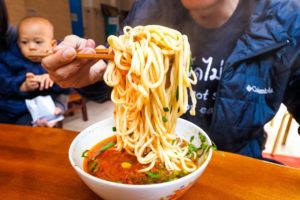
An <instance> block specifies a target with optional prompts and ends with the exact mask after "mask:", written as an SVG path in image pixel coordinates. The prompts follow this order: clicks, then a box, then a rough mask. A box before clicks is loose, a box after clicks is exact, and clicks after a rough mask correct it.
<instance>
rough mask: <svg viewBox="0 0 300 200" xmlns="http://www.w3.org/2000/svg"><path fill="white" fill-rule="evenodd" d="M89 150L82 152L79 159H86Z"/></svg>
mask: <svg viewBox="0 0 300 200" xmlns="http://www.w3.org/2000/svg"><path fill="white" fill-rule="evenodd" d="M89 151H90V150H88V149H87V150H85V151H84V152H82V154H81V157H83V158H87V157H88V152H89Z"/></svg>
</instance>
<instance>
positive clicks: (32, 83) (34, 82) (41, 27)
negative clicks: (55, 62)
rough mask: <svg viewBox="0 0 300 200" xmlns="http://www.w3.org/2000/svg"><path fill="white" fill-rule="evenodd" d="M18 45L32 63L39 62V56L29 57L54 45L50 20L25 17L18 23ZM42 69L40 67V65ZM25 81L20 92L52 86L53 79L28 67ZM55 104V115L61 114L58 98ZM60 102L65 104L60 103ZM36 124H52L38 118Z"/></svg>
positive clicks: (49, 50) (45, 88) (41, 89)
mask: <svg viewBox="0 0 300 200" xmlns="http://www.w3.org/2000/svg"><path fill="white" fill-rule="evenodd" d="M18 46H19V48H20V51H21V53H22V55H23V56H24V57H25V58H26V59H27V60H29V61H31V62H32V63H40V62H41V58H39V57H31V56H30V55H32V54H35V53H46V52H51V49H52V48H53V47H54V46H56V40H55V39H54V27H53V25H52V24H51V22H50V21H49V20H47V19H45V18H42V17H37V16H33V17H25V18H24V19H22V20H21V21H20V23H19V25H18ZM40 68H41V69H42V67H41V66H40ZM25 77H26V78H25V81H24V82H23V83H22V84H21V86H20V91H22V92H34V91H36V90H40V91H43V90H48V89H49V88H51V87H52V86H53V84H54V83H53V81H52V80H51V79H50V77H49V75H48V73H46V71H44V70H43V71H41V70H37V69H29V70H28V72H27V73H26V74H25ZM54 101H55V104H56V109H55V113H54V114H55V115H59V114H62V112H63V107H65V106H63V107H62V106H58V105H60V104H61V103H62V102H59V103H58V99H54ZM62 104H65V102H64V103H62ZM36 124H37V125H38V126H44V125H45V126H53V125H54V124H51V125H50V124H47V120H38V121H37V122H36Z"/></svg>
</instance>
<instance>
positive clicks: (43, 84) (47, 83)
mask: <svg viewBox="0 0 300 200" xmlns="http://www.w3.org/2000/svg"><path fill="white" fill-rule="evenodd" d="M36 77H37V80H38V81H39V83H40V87H39V88H40V90H44V89H46V90H47V89H49V88H51V87H52V86H53V84H54V82H53V81H52V80H51V79H50V76H49V74H42V75H36Z"/></svg>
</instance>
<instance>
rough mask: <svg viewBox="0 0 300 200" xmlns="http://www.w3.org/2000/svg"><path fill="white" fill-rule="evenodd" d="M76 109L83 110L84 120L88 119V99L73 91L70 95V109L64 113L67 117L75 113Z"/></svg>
mask: <svg viewBox="0 0 300 200" xmlns="http://www.w3.org/2000/svg"><path fill="white" fill-rule="evenodd" d="M76 110H81V113H82V119H83V121H88V113H87V107H86V99H85V98H84V97H82V96H81V95H80V94H78V93H77V92H72V93H71V94H70V95H69V96H68V109H67V111H66V112H65V114H64V115H65V117H68V116H72V115H74V112H75V111H76Z"/></svg>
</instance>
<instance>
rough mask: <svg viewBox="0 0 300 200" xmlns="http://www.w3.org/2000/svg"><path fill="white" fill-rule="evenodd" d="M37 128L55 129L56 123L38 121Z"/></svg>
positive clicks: (43, 120) (44, 120)
mask: <svg viewBox="0 0 300 200" xmlns="http://www.w3.org/2000/svg"><path fill="white" fill-rule="evenodd" d="M35 124H36V126H38V127H51V128H52V127H54V126H55V125H56V122H52V123H49V122H48V121H47V120H46V119H38V120H36V122H35Z"/></svg>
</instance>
